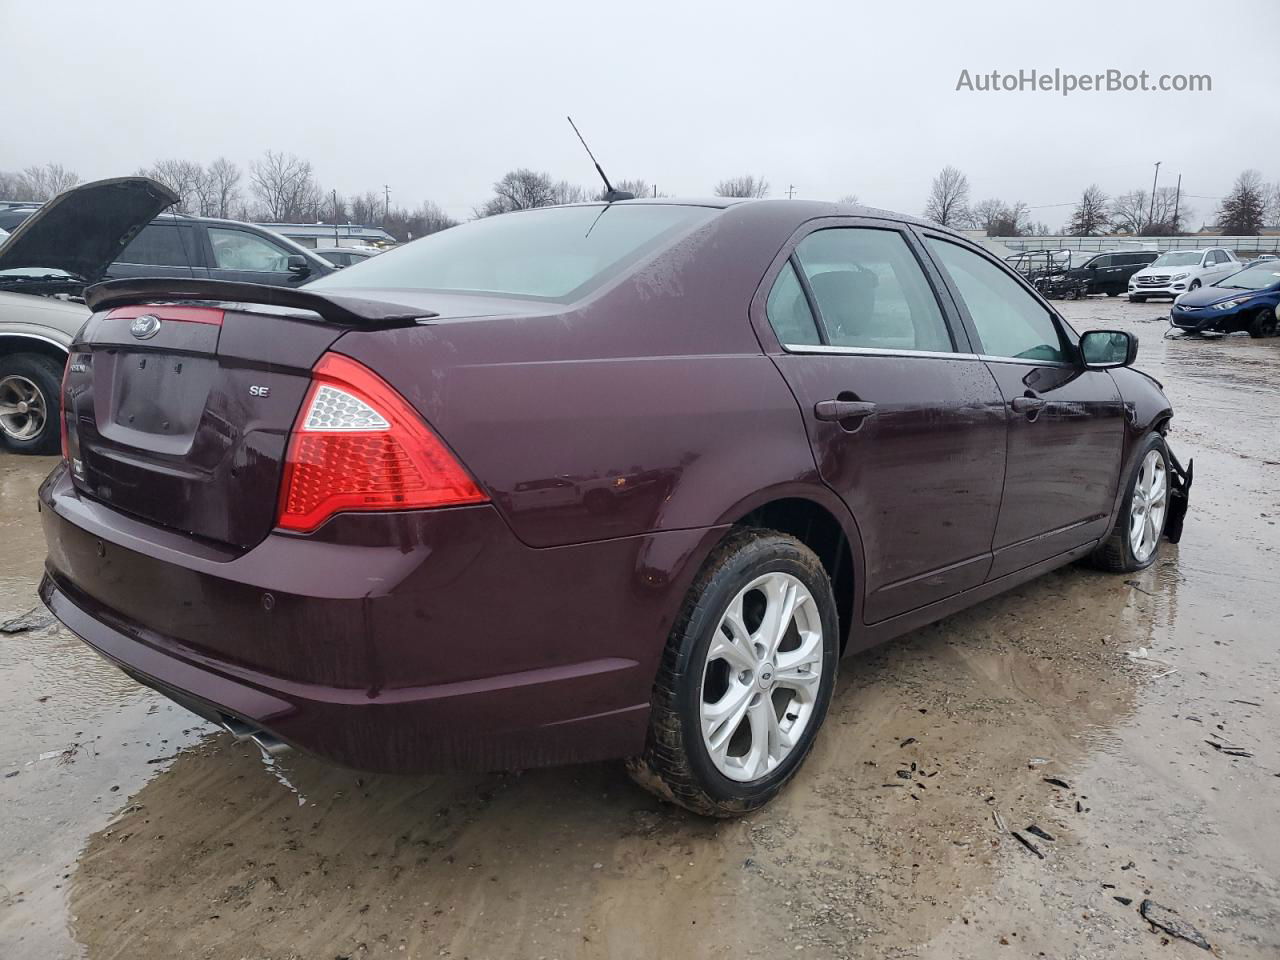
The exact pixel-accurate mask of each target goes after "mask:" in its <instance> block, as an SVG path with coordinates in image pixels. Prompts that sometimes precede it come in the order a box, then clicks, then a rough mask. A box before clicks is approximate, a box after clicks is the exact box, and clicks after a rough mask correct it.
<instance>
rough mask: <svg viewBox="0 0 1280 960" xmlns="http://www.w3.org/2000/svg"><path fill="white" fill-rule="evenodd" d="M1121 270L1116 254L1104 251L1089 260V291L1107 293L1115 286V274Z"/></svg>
mask: <svg viewBox="0 0 1280 960" xmlns="http://www.w3.org/2000/svg"><path fill="white" fill-rule="evenodd" d="M1118 272H1119V267H1118V266H1117V265H1116V256H1115V255H1114V254H1108V253H1104V254H1102V255H1101V256H1097V257H1094V258H1093V259H1092V260H1090V261H1089V292H1090V293H1106V292H1107V291H1109V290H1111V289H1113V288H1114V287H1115V274H1116V273H1118Z"/></svg>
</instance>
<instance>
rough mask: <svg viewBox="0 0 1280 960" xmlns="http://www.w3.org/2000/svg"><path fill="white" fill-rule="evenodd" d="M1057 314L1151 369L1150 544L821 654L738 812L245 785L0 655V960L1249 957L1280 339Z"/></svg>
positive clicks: (161, 727)
mask: <svg viewBox="0 0 1280 960" xmlns="http://www.w3.org/2000/svg"><path fill="white" fill-rule="evenodd" d="M1063 309H1064V312H1066V313H1067V314H1068V315H1069V316H1071V317H1072V318H1073V319H1074V320H1076V321H1077V323H1078V325H1080V326H1082V327H1083V326H1118V327H1121V328H1123V329H1127V330H1131V331H1134V332H1136V333H1137V334H1138V335H1139V337H1140V338H1141V341H1142V345H1141V349H1140V354H1139V366H1140V367H1142V368H1144V369H1146V370H1148V371H1150V372H1151V373H1153V374H1154V375H1155V376H1157V377H1158V378H1160V379H1161V380H1163V381H1164V383H1165V386H1166V389H1167V391H1168V393H1169V395H1170V396H1171V397H1172V399H1173V401H1174V404H1175V406H1176V408H1177V416H1176V418H1175V421H1174V422H1175V431H1174V433H1173V435H1172V440H1173V441H1174V443H1175V444H1176V449H1177V451H1178V452H1179V454H1180V455H1181V456H1183V457H1184V459H1185V458H1186V457H1194V458H1195V461H1196V478H1197V479H1196V489H1195V494H1194V496H1193V499H1192V511H1191V514H1190V516H1189V518H1188V521H1187V530H1186V535H1185V537H1184V539H1183V541H1182V543H1181V545H1180V546H1178V547H1172V546H1168V545H1166V546H1165V547H1164V549H1163V552H1162V554H1161V558H1160V560H1159V562H1158V563H1157V564H1156V565H1155V566H1154V567H1152V568H1151V569H1149V570H1147V571H1145V572H1143V573H1142V574H1140V575H1138V576H1136V577H1131V578H1126V577H1123V576H1107V575H1103V574H1099V573H1096V572H1093V571H1091V570H1088V569H1086V568H1083V567H1070V568H1067V569H1064V570H1061V571H1059V572H1057V573H1055V574H1052V575H1050V576H1047V577H1045V578H1043V579H1041V580H1039V581H1036V582H1034V583H1031V584H1028V585H1026V586H1024V587H1022V588H1021V589H1019V590H1017V591H1015V592H1013V593H1011V594H1008V595H1006V596H1004V597H1001V598H999V599H996V600H993V601H991V602H988V603H985V604H983V605H981V606H979V607H977V608H975V609H973V610H970V611H968V612H967V613H964V614H962V615H960V616H955V617H951V618H949V619H948V620H946V621H944V622H942V623H939V624H936V625H934V626H932V627H929V628H927V629H924V630H921V631H918V632H916V633H914V634H912V635H910V636H908V637H906V638H903V639H902V640H900V641H898V642H895V643H893V644H890V645H888V646H887V647H884V648H882V649H880V650H877V651H873V652H870V653H868V654H865V655H862V656H858V657H855V658H852V659H849V660H845V661H844V662H843V664H842V676H841V679H840V683H839V686H838V689H837V692H836V696H835V700H834V703H833V705H832V710H831V715H830V717H829V718H828V721H827V725H826V729H825V730H824V731H823V735H822V737H821V738H820V740H819V743H818V746H817V748H816V750H815V752H814V754H813V755H812V757H811V758H810V760H809V761H808V763H807V765H806V766H805V768H804V770H803V771H802V772H801V775H800V776H799V777H798V778H797V780H796V781H795V782H794V784H793V785H792V786H791V787H790V788H789V789H788V790H787V791H786V792H785V794H784V795H783V796H782V797H781V798H780V799H779V800H778V801H777V802H776V803H774V804H773V805H772V806H770V807H769V808H768V809H766V810H764V811H761V812H759V813H757V814H755V815H752V816H750V817H747V818H744V819H741V820H732V821H728V822H720V823H712V822H707V821H702V820H698V819H696V818H694V817H691V816H688V815H686V814H684V813H682V812H680V811H678V810H675V809H672V808H670V807H667V806H664V805H662V804H660V803H658V802H657V801H655V800H653V799H651V798H650V797H648V796H647V795H646V794H643V793H641V792H639V791H638V790H637V789H635V788H634V787H633V786H632V785H631V784H630V782H629V781H628V780H627V779H626V778H625V776H624V774H623V773H622V771H621V769H620V767H619V766H618V765H616V764H599V765H592V766H581V767H572V768H564V769H554V770H540V771H532V772H526V773H523V774H493V775H484V776H456V775H455V776H429V777H416V778H394V777H372V778H370V777H365V778H362V777H359V776H357V775H355V774H352V773H350V772H346V771H340V770H335V769H332V768H329V767H326V766H324V765H322V764H320V763H317V762H314V761H312V760H309V759H307V758H306V757H301V756H297V755H290V756H286V757H284V758H283V759H280V760H277V761H276V762H275V764H274V765H268V764H267V763H265V762H264V761H263V759H262V758H261V757H260V756H259V754H258V752H257V751H256V749H254V748H252V747H248V746H245V745H241V744H236V743H234V742H232V741H231V740H230V739H229V738H228V737H227V736H226V735H224V734H217V733H213V732H212V730H211V728H209V727H208V726H207V725H205V724H203V723H202V722H200V721H197V720H196V718H194V717H192V716H191V715H189V714H187V713H185V712H184V711H183V710H181V709H180V708H178V707H175V706H172V705H170V704H169V703H168V702H166V701H165V700H164V699H162V698H161V697H159V696H158V695H156V694H153V693H151V692H149V691H146V690H143V689H141V688H139V687H138V686H136V685H135V684H133V683H132V682H131V681H129V680H127V679H126V678H125V677H123V676H122V675H120V674H119V673H117V672H116V671H115V670H113V669H112V668H111V667H109V666H107V665H106V664H105V663H103V662H102V661H100V660H98V659H97V658H96V657H95V656H94V655H93V654H91V653H90V652H88V650H87V649H86V648H84V647H83V646H82V645H80V644H79V643H78V642H77V641H76V640H74V639H72V638H71V637H69V636H68V635H67V634H66V633H65V632H64V631H63V630H61V629H59V628H58V627H57V626H54V625H51V626H47V627H43V628H37V629H34V630H31V631H28V632H25V633H20V634H14V635H11V636H0V957H3V958H4V960H21V958H27V957H31V958H41V960H44V958H50V957H58V956H65V957H76V956H84V957H90V958H94V960H99V958H100V960H107V958H131V960H132V958H157V960H159V958H166V960H168V958H174V957H193V958H206V957H207V958H228V960H238V958H268V957H269V958H285V957H302V958H307V960H312V958H317V960H333V958H337V957H351V958H364V957H384V956H389V957H405V956H408V957H436V956H442V957H455V958H463V957H470V958H483V957H502V958H507V957H510V958H515V957H519V958H526V957H528V958H536V957H548V958H551V957H560V958H595V957H611V958H612V957H623V958H625V957H655V956H671V957H730V956H732V957H735V958H741V957H781V956H790V955H801V956H816V957H867V958H873V957H874V958H893V957H931V958H944V957H946V958H950V957H973V958H986V957H1006V956H1007V957H1010V958H1014V957H1041V956H1043V957H1060V958H1066V957H1107V958H1120V957H1123V958H1130V957H1133V958H1146V957H1162V958H1170V957H1196V956H1203V955H1204V954H1203V953H1202V951H1201V950H1200V949H1198V948H1197V947H1195V946H1193V945H1191V944H1190V943H1187V942H1183V941H1178V940H1175V941H1169V940H1168V939H1167V938H1165V937H1162V936H1161V935H1160V934H1158V933H1155V932H1153V931H1152V929H1151V928H1150V927H1149V926H1148V925H1147V924H1146V923H1144V922H1143V920H1142V918H1141V917H1140V916H1139V915H1138V912H1137V911H1138V906H1139V904H1140V903H1141V901H1142V900H1143V899H1144V898H1146V897H1150V898H1151V899H1153V900H1155V901H1157V902H1158V903H1160V904H1163V905H1164V906H1166V907H1169V908H1172V909H1174V910H1176V911H1178V913H1179V914H1180V916H1181V917H1182V918H1184V919H1185V920H1186V921H1188V922H1190V923H1191V924H1193V925H1194V926H1195V927H1196V928H1197V929H1199V930H1200V931H1201V932H1202V933H1203V934H1204V936H1205V937H1206V938H1207V939H1208V940H1209V942H1210V943H1211V944H1212V945H1213V947H1214V948H1215V950H1216V951H1218V952H1219V954H1220V955H1221V956H1223V957H1233V958H1236V957H1238V958H1246V957H1258V958H1263V957H1266V958H1275V957H1277V956H1280V736H1278V734H1280V654H1278V653H1277V643H1278V642H1280V626H1278V624H1280V589H1278V587H1280V527H1278V526H1277V520H1280V340H1270V341H1251V340H1249V339H1248V338H1247V337H1231V338H1227V339H1224V340H1218V341H1212V342H1197V341H1188V340H1162V339H1161V334H1162V333H1163V331H1164V325H1163V324H1162V323H1161V322H1159V321H1158V320H1157V318H1158V317H1159V316H1160V315H1162V314H1166V313H1167V305H1166V304H1147V305H1131V304H1128V303H1125V302H1122V301H1119V300H1108V299H1105V298H1094V299H1092V300H1089V301H1086V302H1082V303H1073V304H1065V305H1064V307H1063ZM52 463H53V462H52V461H51V460H48V459H44V460H40V459H30V458H18V457H13V456H0V544H3V553H2V555H3V557H4V565H3V568H2V569H0V621H3V620H5V619H7V618H8V617H10V616H12V615H15V614H19V613H22V612H24V611H26V610H28V609H30V608H31V607H33V606H34V605H35V604H36V599H35V586H36V582H37V578H38V576H39V573H40V567H41V558H42V555H43V552H42V544H41V539H40V534H39V529H38V526H37V522H36V519H37V518H36V513H35V509H34V506H33V499H32V497H33V494H34V491H35V488H36V486H37V484H38V482H39V480H40V478H41V477H42V476H43V475H44V474H45V473H46V472H47V471H48V469H49V468H50V467H51V466H52ZM1140 649H1145V650H1146V651H1147V652H1148V658H1147V659H1146V660H1135V659H1132V658H1131V657H1130V656H1129V654H1130V653H1133V652H1136V651H1139V650H1140ZM1206 741H1213V742H1214V743H1216V744H1220V745H1232V746H1238V747H1241V748H1243V751H1244V752H1246V753H1250V754H1252V755H1251V756H1232V755H1228V754H1226V753H1224V752H1222V751H1221V750H1219V749H1216V748H1215V747H1214V746H1212V745H1210V744H1209V743H1207V742H1206ZM1041 760H1043V761H1046V762H1043V763H1041V762H1040V761H1041ZM1046 777H1052V778H1058V779H1061V780H1062V781H1063V782H1064V783H1066V784H1069V786H1055V785H1053V784H1051V783H1049V782H1047V781H1046V779H1045V778H1046ZM1000 824H1003V825H1004V828H1005V829H1001V827H1000ZM1032 824H1034V825H1036V826H1037V827H1038V828H1040V829H1041V830H1043V831H1044V832H1045V833H1047V834H1049V835H1050V836H1052V838H1053V839H1052V840H1048V839H1042V838H1039V837H1036V836H1034V835H1031V834H1027V833H1026V831H1025V829H1024V828H1026V827H1028V826H1029V825H1032ZM1012 830H1016V831H1018V832H1020V833H1023V835H1024V836H1026V837H1027V839H1029V840H1031V841H1032V842H1033V843H1034V844H1035V846H1036V847H1037V849H1038V850H1039V851H1040V853H1041V854H1043V859H1040V858H1039V857H1037V856H1036V855H1035V854H1033V853H1032V852H1031V851H1029V850H1028V849H1026V848H1024V847H1023V846H1022V845H1021V844H1020V843H1019V842H1018V841H1017V840H1016V839H1015V838H1014V837H1013V836H1012V835H1011V833H1010V832H1008V831H1012ZM1121 897H1123V898H1126V899H1127V900H1131V901H1132V902H1131V903H1122V902H1121V901H1120V900H1119V899H1118V898H1121Z"/></svg>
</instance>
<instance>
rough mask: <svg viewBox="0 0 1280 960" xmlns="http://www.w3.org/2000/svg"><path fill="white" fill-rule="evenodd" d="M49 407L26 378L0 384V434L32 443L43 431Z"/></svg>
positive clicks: (15, 375) (38, 390)
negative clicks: (0, 432)
mask: <svg viewBox="0 0 1280 960" xmlns="http://www.w3.org/2000/svg"><path fill="white" fill-rule="evenodd" d="M47 418H48V407H47V405H46V403H45V398H44V394H43V393H41V392H40V388H39V387H37V386H36V385H35V384H34V383H33V382H32V381H30V380H28V379H27V378H26V377H21V376H18V375H17V374H10V375H9V376H7V377H5V378H4V379H3V380H0V431H3V432H4V434H5V436H7V437H10V438H11V439H13V440H34V439H35V438H36V437H38V436H40V434H41V432H42V431H43V430H44V425H45V421H46V419H47Z"/></svg>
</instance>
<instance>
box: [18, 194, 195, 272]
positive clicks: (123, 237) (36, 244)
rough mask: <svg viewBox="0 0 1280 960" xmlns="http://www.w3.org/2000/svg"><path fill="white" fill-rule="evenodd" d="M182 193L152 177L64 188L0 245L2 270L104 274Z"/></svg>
mask: <svg viewBox="0 0 1280 960" xmlns="http://www.w3.org/2000/svg"><path fill="white" fill-rule="evenodd" d="M177 202H178V195H177V194H175V193H174V192H173V191H172V190H170V189H169V188H168V187H166V186H164V185H163V184H160V183H157V182H156V181H154V180H151V179H148V178H147V177H116V178H114V179H112V180H98V181H95V182H94V183H86V184H83V185H81V186H79V187H75V188H73V189H71V190H68V191H66V192H65V193H60V194H58V195H57V196H56V197H54V198H53V199H52V200H50V201H49V202H48V203H46V204H45V205H44V206H42V207H41V208H40V209H39V210H37V211H36V212H35V213H33V214H32V215H31V216H30V217H28V218H27V219H26V220H25V221H23V223H22V224H21V226H19V227H18V228H17V229H16V230H14V231H13V233H11V234H9V238H8V239H7V240H5V241H4V243H3V245H0V270H9V269H13V268H17V267H28V268H31V267H40V268H49V269H52V270H63V271H65V272H67V273H70V274H72V275H73V276H76V277H79V278H80V279H81V280H83V281H85V282H86V283H93V282H94V281H96V280H98V279H100V278H101V277H102V275H103V273H105V272H106V269H107V267H109V266H110V265H111V264H112V263H113V262H115V260H116V259H117V258H118V257H119V256H120V253H121V251H122V250H124V248H125V247H127V246H128V245H129V241H130V240H132V239H133V238H134V237H135V236H136V235H137V233H138V231H139V230H141V229H142V228H143V227H145V226H146V225H147V224H148V223H150V222H151V221H152V220H154V219H155V218H156V217H157V216H158V215H159V214H161V213H163V212H164V211H165V210H167V209H168V208H169V207H171V206H172V205H173V204H175V203H177Z"/></svg>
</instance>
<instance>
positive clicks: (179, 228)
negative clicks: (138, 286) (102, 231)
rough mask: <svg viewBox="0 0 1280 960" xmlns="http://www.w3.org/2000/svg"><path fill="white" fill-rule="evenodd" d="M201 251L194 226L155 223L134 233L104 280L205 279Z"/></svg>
mask: <svg viewBox="0 0 1280 960" xmlns="http://www.w3.org/2000/svg"><path fill="white" fill-rule="evenodd" d="M208 275H209V273H208V270H207V269H206V268H205V265H204V252H203V248H202V246H201V244H200V242H199V238H198V236H197V235H196V231H195V229H194V227H192V225H191V224H189V223H183V222H181V221H175V220H156V221H153V222H152V223H149V224H147V225H146V226H145V227H143V228H142V229H141V230H139V231H138V235H137V236H136V237H134V238H133V239H132V240H131V241H129V245H128V246H127V247H125V248H124V250H123V251H122V252H121V254H120V257H119V259H118V260H116V262H115V263H113V264H111V266H109V267H107V272H106V273H105V274H103V279H105V280H119V279H122V278H124V277H207V276H208Z"/></svg>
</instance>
